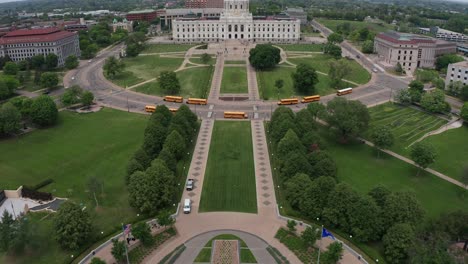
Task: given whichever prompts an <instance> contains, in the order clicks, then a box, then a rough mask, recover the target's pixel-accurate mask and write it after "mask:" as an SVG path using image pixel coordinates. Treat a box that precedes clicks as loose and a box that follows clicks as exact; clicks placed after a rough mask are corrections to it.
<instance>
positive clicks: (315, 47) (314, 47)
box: [276, 44, 323, 52]
mask: <svg viewBox="0 0 468 264" xmlns="http://www.w3.org/2000/svg"><path fill="white" fill-rule="evenodd" d="M276 46H278V47H280V48H282V49H283V50H285V51H313V52H321V51H322V50H323V44H285V45H276Z"/></svg>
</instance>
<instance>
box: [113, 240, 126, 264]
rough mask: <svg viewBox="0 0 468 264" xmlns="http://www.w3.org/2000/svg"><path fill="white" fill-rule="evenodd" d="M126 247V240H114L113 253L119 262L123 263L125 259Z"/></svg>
mask: <svg viewBox="0 0 468 264" xmlns="http://www.w3.org/2000/svg"><path fill="white" fill-rule="evenodd" d="M125 247H126V245H125V242H124V241H119V240H118V239H113V240H112V249H111V254H112V256H113V257H114V258H115V260H116V261H117V263H122V262H123V261H124V260H125V251H126V250H125Z"/></svg>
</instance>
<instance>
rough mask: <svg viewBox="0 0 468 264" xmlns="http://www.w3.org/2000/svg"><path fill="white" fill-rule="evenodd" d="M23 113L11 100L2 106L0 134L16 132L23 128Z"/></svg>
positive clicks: (0, 108) (0, 110)
mask: <svg viewBox="0 0 468 264" xmlns="http://www.w3.org/2000/svg"><path fill="white" fill-rule="evenodd" d="M20 123H21V113H20V111H19V110H18V109H17V108H16V107H15V106H14V105H13V104H12V103H10V102H7V103H5V104H3V105H2V106H1V107H0V134H6V135H8V134H14V133H16V132H18V130H19V129H20V128H21V124H20Z"/></svg>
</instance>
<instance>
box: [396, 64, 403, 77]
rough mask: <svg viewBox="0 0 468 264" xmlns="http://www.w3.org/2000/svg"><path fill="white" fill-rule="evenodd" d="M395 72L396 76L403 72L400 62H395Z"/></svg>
mask: <svg viewBox="0 0 468 264" xmlns="http://www.w3.org/2000/svg"><path fill="white" fill-rule="evenodd" d="M395 72H396V73H398V74H402V73H403V72H404V71H403V67H402V66H401V63H400V62H397V64H396V65H395Z"/></svg>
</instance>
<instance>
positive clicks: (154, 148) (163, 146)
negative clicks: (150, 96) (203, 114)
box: [125, 105, 198, 214]
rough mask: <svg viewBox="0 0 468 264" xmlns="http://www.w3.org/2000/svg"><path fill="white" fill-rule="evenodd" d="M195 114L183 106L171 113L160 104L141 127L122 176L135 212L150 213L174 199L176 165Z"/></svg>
mask: <svg viewBox="0 0 468 264" xmlns="http://www.w3.org/2000/svg"><path fill="white" fill-rule="evenodd" d="M197 126H198V123H197V117H196V115H195V114H194V113H193V112H192V111H191V110H190V109H189V108H188V107H187V106H186V105H182V106H181V107H180V108H179V110H178V111H177V112H176V113H175V114H172V113H171V112H170V111H169V109H168V108H167V107H166V106H164V105H160V106H158V107H157V108H156V111H155V112H154V113H153V114H152V115H151V117H150V119H149V121H148V125H147V127H146V129H145V136H144V142H143V145H142V147H141V148H140V149H139V150H137V151H136V152H135V154H134V155H133V157H132V158H131V159H130V162H129V163H128V166H127V176H126V178H125V181H126V184H127V187H128V190H129V201H130V205H131V206H132V207H134V208H135V209H137V210H138V211H139V212H142V213H146V214H154V213H156V212H157V211H159V210H161V209H163V208H165V207H166V206H168V205H169V204H170V203H171V202H172V201H173V200H174V194H175V193H176V182H175V181H176V178H175V172H176V166H177V162H178V161H179V160H181V159H182V158H183V157H184V154H185V151H186V148H187V146H189V144H190V143H191V142H192V139H193V136H194V135H195V132H196V130H197Z"/></svg>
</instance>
